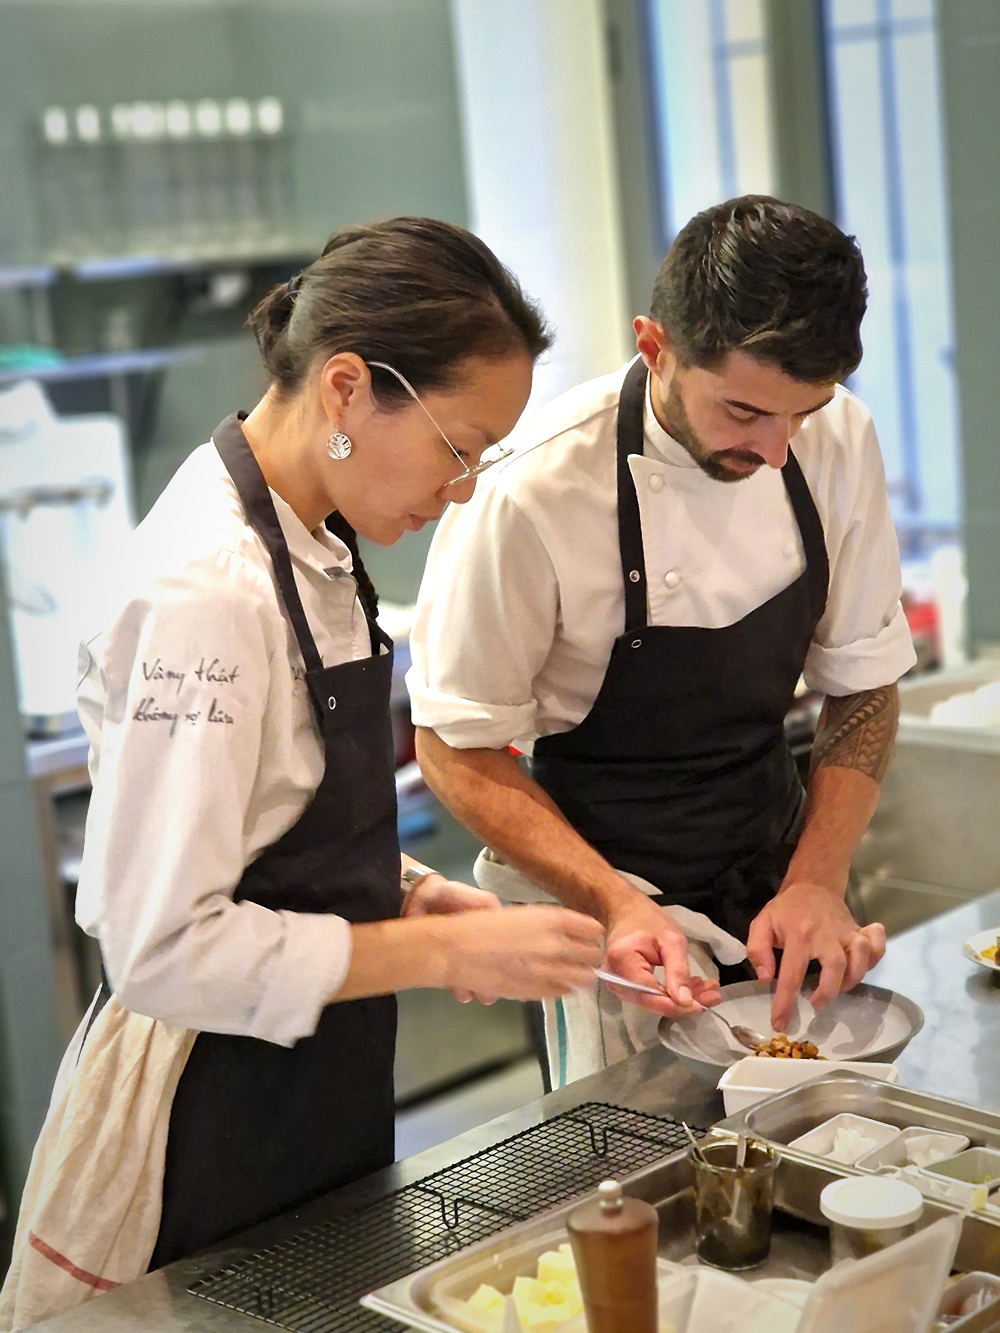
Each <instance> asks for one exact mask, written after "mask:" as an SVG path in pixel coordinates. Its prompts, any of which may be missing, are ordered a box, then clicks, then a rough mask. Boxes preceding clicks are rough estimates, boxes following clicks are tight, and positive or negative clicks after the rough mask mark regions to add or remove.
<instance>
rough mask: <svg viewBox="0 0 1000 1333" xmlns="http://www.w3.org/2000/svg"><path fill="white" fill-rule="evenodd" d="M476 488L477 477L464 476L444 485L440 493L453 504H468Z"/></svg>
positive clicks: (443, 498) (442, 497) (441, 496)
mask: <svg viewBox="0 0 1000 1333" xmlns="http://www.w3.org/2000/svg"><path fill="white" fill-rule="evenodd" d="M475 489H476V478H475V477H464V478H463V479H462V480H461V481H452V482H449V483H448V484H447V485H445V486H442V487H441V489H440V490H439V491H438V495H439V496H440V498H441V499H442V500H448V501H450V503H451V504H456V505H464V504H467V503H468V502H469V501H470V500H471V499H472V496H473V493H474V491H475Z"/></svg>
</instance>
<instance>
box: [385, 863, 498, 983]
mask: <svg viewBox="0 0 1000 1333" xmlns="http://www.w3.org/2000/svg"><path fill="white" fill-rule="evenodd" d="M499 911H503V903H501V901H500V899H499V898H498V897H497V896H496V894H495V893H488V892H487V891H486V890H485V889H477V888H473V886H472V885H471V884H463V883H461V881H459V880H455V879H445V877H444V875H437V874H431V875H425V876H424V878H423V879H420V880H417V882H416V884H414V886H413V887H412V889H410V890H409V892H408V893H407V894H406V896H405V898H404V899H403V910H402V912H401V913H400V916H444V915H447V914H449V913H451V912H499ZM452 994H453V995H454V996H455V999H456V1000H460V1001H461V1002H462V1004H468V1003H469V1001H470V1000H478V1001H479V1003H480V1004H495V1003H496V999H497V997H496V996H495V995H484V994H481V993H479V992H478V991H471V990H454V991H452Z"/></svg>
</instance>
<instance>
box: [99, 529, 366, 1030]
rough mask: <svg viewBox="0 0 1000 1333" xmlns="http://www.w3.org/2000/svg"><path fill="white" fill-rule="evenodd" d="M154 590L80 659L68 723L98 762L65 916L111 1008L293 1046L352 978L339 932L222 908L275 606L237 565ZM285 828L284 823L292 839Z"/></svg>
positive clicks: (256, 748) (264, 709)
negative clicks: (93, 954)
mask: <svg viewBox="0 0 1000 1333" xmlns="http://www.w3.org/2000/svg"><path fill="white" fill-rule="evenodd" d="M216 559H217V563H218V568H216V569H214V571H213V572H212V576H211V577H210V578H209V579H206V577H205V569H204V568H198V569H195V570H192V571H180V572H176V573H174V574H172V575H171V576H170V577H169V578H166V577H164V578H162V579H159V580H156V581H154V582H153V583H151V584H150V585H149V587H148V588H147V589H145V590H144V592H143V595H142V597H141V598H135V599H133V600H131V601H128V602H127V603H126V604H125V605H124V606H123V607H122V608H121V609H120V610H119V612H118V613H117V615H116V616H115V618H114V619H113V621H112V623H111V624H110V625H109V626H108V627H107V628H106V630H105V632H104V633H102V634H101V636H99V638H98V639H96V640H94V641H93V642H92V643H91V644H89V645H87V646H86V647H85V649H84V651H83V655H82V660H81V667H82V668H83V678H82V681H81V685H80V690H79V705H80V711H81V716H82V717H83V718H84V721H85V724H86V725H87V727H88V732H90V733H91V735H92V738H93V737H94V736H95V732H96V747H97V749H98V751H99V760H98V762H97V763H96V765H95V770H96V771H95V775H94V776H95V785H94V792H93V796H92V800H91V805H90V812H89V817H88V826H87V839H86V845H85V851H84V857H83V863H82V866H81V876H80V885H79V892H78V900H77V914H78V917H79V920H80V923H81V925H82V926H83V928H84V929H85V930H87V931H88V932H89V933H90V934H93V935H95V936H97V938H98V939H99V941H100V944H101V949H102V953H103V957H104V960H105V966H106V968H107V971H108V975H109V979H110V981H111V984H112V986H113V988H114V989H115V991H116V993H117V994H118V996H119V998H120V1000H121V1002H122V1004H123V1005H124V1006H125V1007H126V1008H129V1009H133V1010H135V1011H137V1012H139V1013H143V1014H147V1015H149V1016H151V1017H154V1018H159V1019H162V1020H163V1021H165V1022H168V1023H171V1024H174V1025H177V1026H181V1027H187V1028H194V1029H196V1030H199V1031H212V1032H222V1033H233V1034H238V1035H243V1036H252V1037H259V1038H262V1039H264V1040H266V1041H271V1042H275V1043H278V1044H281V1045H291V1044H293V1043H294V1042H295V1041H297V1040H298V1039H299V1038H300V1037H303V1036H306V1035H308V1034H310V1033H311V1032H313V1031H314V1030H315V1027H316V1024H317V1022H318V1021H319V1016H320V1013H321V1011H322V1009H323V1006H324V1005H325V1004H326V1003H327V1002H328V1000H329V998H330V996H331V995H332V994H333V993H334V992H335V991H336V990H337V989H338V987H339V986H340V984H341V982H342V981H343V978H344V975H345V973H346V971H347V967H348V965H349V962H350V954H351V931H350V926H349V924H348V922H346V921H345V920H343V919H342V918H339V917H337V916H333V915H329V916H327V915H316V914H312V915H307V914H300V913H296V912H285V911H271V910H269V909H267V908H265V907H262V906H260V905H259V904H256V903H253V902H248V901H242V902H235V901H234V892H235V889H236V886H237V885H238V883H239V881H240V879H241V877H242V874H243V871H244V869H245V865H246V861H247V847H248V843H249V842H250V841H251V838H252V832H253V830H252V828H249V827H248V822H252V817H251V814H250V811H251V809H252V796H253V793H254V791H255V785H256V784H258V783H260V782H261V781H266V780H267V774H266V773H263V774H262V772H261V766H262V764H261V753H262V747H265V748H266V735H265V733H266V730H267V727H268V726H269V725H270V723H269V720H268V714H269V708H270V707H272V703H273V701H272V699H271V692H270V682H271V680H272V672H273V671H284V672H285V673H288V672H289V671H290V664H289V662H288V658H287V646H286V644H283V643H281V642H280V641H278V640H277V638H276V636H275V633H274V629H273V627H272V626H271V625H270V624H269V623H268V618H267V616H266V615H264V614H262V605H263V603H264V601H265V599H266V598H267V597H268V596H271V597H273V593H272V592H271V591H270V590H269V589H267V588H264V587H263V586H262V587H260V588H258V587H256V586H255V585H254V583H253V580H252V579H251V578H248V576H247V575H246V572H245V571H244V570H243V569H242V568H241V567H240V565H239V562H237V561H232V562H227V557H226V556H225V555H224V554H222V555H219V556H218V557H216ZM296 818H297V814H296V812H295V811H291V810H290V811H289V817H288V823H289V824H291V823H294V822H295V819H296Z"/></svg>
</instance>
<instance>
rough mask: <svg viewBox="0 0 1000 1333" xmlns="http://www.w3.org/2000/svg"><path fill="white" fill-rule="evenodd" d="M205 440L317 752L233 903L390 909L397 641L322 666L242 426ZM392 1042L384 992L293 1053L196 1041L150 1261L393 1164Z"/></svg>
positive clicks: (375, 643)
mask: <svg viewBox="0 0 1000 1333" xmlns="http://www.w3.org/2000/svg"><path fill="white" fill-rule="evenodd" d="M214 440H215V444H216V447H217V449H218V450H219V453H220V455H221V456H222V460H223V462H224V463H225V465H226V467H227V468H228V470H229V473H230V475H231V476H232V479H233V481H234V482H235V484H236V489H237V491H238V492H239V496H240V499H241V501H242V502H243V506H244V508H245V510H246V515H247V519H248V521H249V522H250V524H251V525H252V527H253V528H254V529H255V531H256V532H257V533H258V535H259V536H260V537H261V538H262V540H263V541H264V544H265V545H266V547H267V549H268V552H269V553H270V556H271V561H272V564H273V568H274V578H275V582H276V585H277V588H278V591H279V593H280V594H281V598H282V601H283V603H284V607H285V611H286V612H287V614H288V617H289V619H290V621H291V623H292V626H293V628H294V631H295V636H296V638H297V639H298V643H299V647H300V649H301V651H302V657H303V660H304V662H305V666H306V681H307V684H308V688H309V693H310V696H311V700H312V704H313V707H314V709H315V712H316V718H317V721H318V724H319V727H320V731H321V733H322V736H323V744H324V749H325V753H326V769H325V772H324V774H323V779H322V781H321V782H320V785H319V787H318V788H317V790H316V793H315V795H314V797H313V799H312V801H311V802H310V804H309V805H308V806H307V807H306V809H305V811H304V812H303V814H302V816H301V818H300V819H299V821H298V823H296V824H295V825H294V826H293V827H292V828H290V829H289V830H288V832H287V833H285V834H284V835H283V836H282V837H281V838H279V839H278V841H277V842H275V843H273V844H272V845H271V846H270V847H268V848H266V849H265V850H264V851H263V852H262V853H261V855H260V856H259V857H258V858H257V860H255V861H254V862H253V863H252V864H251V865H249V866H248V867H247V869H246V871H245V872H244V875H243V878H242V879H241V880H240V883H239V886H238V887H237V889H236V893H235V895H234V896H235V898H236V900H237V901H241V900H244V899H247V900H249V901H251V902H255V903H260V904H261V905H262V906H264V907H267V908H270V909H272V910H274V911H282V910H284V911H292V912H335V913H337V915H338V916H342V917H346V918H347V920H348V921H352V922H362V921H380V920H384V919H386V918H389V917H395V916H398V915H399V908H400V886H399V842H398V838H397V832H396V789H395V780H394V762H393V745H392V734H391V729H390V719H389V685H390V675H391V671H392V653H391V648H392V643H391V640H390V639H388V638H387V637H386V635H384V634H383V633H382V632H381V630H379V628H378V627H377V625H375V624H374V622H372V621H371V620H369V631H370V634H371V641H372V656H371V657H369V658H364V659H362V660H360V661H355V662H346V663H344V664H343V665H341V666H334V667H324V666H323V663H322V661H321V659H320V656H319V652H318V651H317V648H316V644H315V641H314V639H313V636H312V633H311V631H310V629H309V625H308V623H307V621H306V617H305V612H304V611H303V608H302V603H301V601H300V600H299V595H298V591H297V589H296V587H295V580H294V577H293V575H292V565H291V560H290V558H289V554H288V548H287V546H286V544H285V540H284V537H283V536H282V532H281V527H280V525H279V523H278V517H277V514H276V513H275V510H274V505H273V503H272V501H271V497H270V494H269V492H268V489H267V485H266V483H265V481H264V478H263V476H262V475H261V472H260V468H259V467H258V465H257V461H256V459H255V458H254V456H253V454H252V452H251V451H250V448H249V446H248V444H247V442H246V438H245V436H244V434H243V431H242V428H241V426H240V421H239V418H238V417H237V416H231V417H227V419H226V420H225V421H224V422H223V423H222V425H221V426H220V427H219V428H218V430H217V431H216V432H215V435H214ZM383 648H384V649H385V650H386V651H382V649H383ZM395 1038H396V999H395V996H392V995H385V996H378V997H375V998H371V999H364V1000H351V1001H347V1002H345V1003H341V1004H331V1005H327V1007H326V1008H325V1009H324V1010H323V1013H322V1016H321V1018H320V1021H319V1026H318V1027H317V1029H316V1032H315V1033H314V1034H313V1035H312V1036H310V1037H305V1038H303V1039H302V1040H301V1041H299V1042H297V1043H296V1044H295V1045H294V1046H292V1047H290V1048H288V1047H283V1046H276V1045H273V1044H272V1043H270V1042H265V1041H259V1040H256V1039H255V1038H251V1037H236V1036H224V1035H220V1034H217V1033H211V1032H202V1033H199V1035H198V1037H197V1039H196V1040H195V1043H194V1048H193V1050H192V1051H191V1055H190V1058H189V1059H188V1062H187V1065H186V1067H185V1069H184V1073H183V1075H182V1077H181V1080H180V1085H179V1087H178V1089H177V1095H176V1097H175V1099H174V1103H173V1107H172V1110H171V1115H170V1130H169V1136H168V1141H167V1156H166V1176H165V1180H164V1186H163V1217H162V1221H161V1224H160V1231H159V1236H158V1239H157V1243H156V1249H155V1252H154V1254H153V1258H152V1261H151V1264H150V1267H151V1268H158V1267H161V1266H162V1265H164V1264H167V1263H171V1262H172V1261H173V1260H175V1259H180V1258H182V1257H184V1256H185V1255H189V1254H192V1253H194V1252H195V1251H197V1250H201V1249H204V1248H205V1247H206V1246H207V1245H210V1244H212V1243H213V1242H215V1241H218V1240H221V1239H223V1238H224V1237H226V1236H230V1235H233V1234H234V1233H236V1232H238V1231H242V1230H244V1229H246V1228H247V1227H249V1226H252V1225H253V1224H255V1223H257V1222H260V1221H262V1220H264V1219H266V1218H269V1217H273V1216H274V1215H275V1214H277V1213H281V1212H283V1211H285V1210H287V1209H289V1208H294V1207H295V1206H296V1205H298V1204H301V1203H303V1202H305V1201H306V1200H307V1199H310V1198H313V1197H315V1196H316V1195H319V1194H323V1193H325V1192H327V1191H328V1190H332V1189H336V1188H337V1187H338V1186H340V1185H343V1184H346V1183H347V1182H348V1181H352V1180H356V1179H357V1178H358V1177H360V1176H363V1175H366V1174H367V1173H368V1172H370V1171H375V1170H377V1169H378V1168H380V1167H383V1166H387V1165H389V1164H390V1163H391V1162H392V1160H393V1156H394V1097H393V1081H392V1071H393V1053H394V1049H395Z"/></svg>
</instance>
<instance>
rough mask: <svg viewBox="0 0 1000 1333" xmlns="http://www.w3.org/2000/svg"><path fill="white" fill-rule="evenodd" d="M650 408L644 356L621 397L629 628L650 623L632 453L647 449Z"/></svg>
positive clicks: (622, 549)
mask: <svg viewBox="0 0 1000 1333" xmlns="http://www.w3.org/2000/svg"><path fill="white" fill-rule="evenodd" d="M645 410H646V367H645V365H644V364H643V361H642V358H641V357H640V359H639V360H638V361H636V362H635V364H634V365H632V366H630V367H629V370H628V374H627V375H626V376H625V382H624V384H623V385H622V389H621V393H620V394H619V397H618V436H617V439H618V551H619V554H620V555H621V562H622V580H623V582H624V586H625V629H626V631H631V630H636V629H642V628H644V627H645V625H646V620H647V611H646V560H645V556H644V555H643V550H642V524H641V522H640V520H639V500H638V498H637V496H636V493H635V485H634V483H633V481H632V473H631V471H630V469H629V465H628V460H629V454H641V453H642V452H643V448H642V445H643V414H644V412H645Z"/></svg>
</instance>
